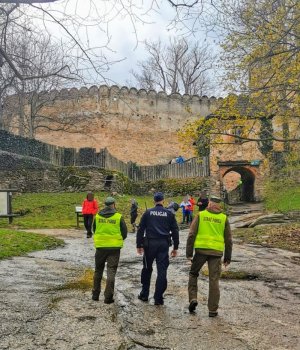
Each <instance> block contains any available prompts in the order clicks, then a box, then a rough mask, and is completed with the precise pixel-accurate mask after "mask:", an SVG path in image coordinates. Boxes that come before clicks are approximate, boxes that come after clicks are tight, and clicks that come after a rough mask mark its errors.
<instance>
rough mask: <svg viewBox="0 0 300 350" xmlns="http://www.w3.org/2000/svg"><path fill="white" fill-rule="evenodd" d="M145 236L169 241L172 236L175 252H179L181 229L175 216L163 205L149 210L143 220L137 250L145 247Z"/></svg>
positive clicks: (137, 238) (137, 239) (138, 232)
mask: <svg viewBox="0 0 300 350" xmlns="http://www.w3.org/2000/svg"><path fill="white" fill-rule="evenodd" d="M144 235H145V236H146V237H147V238H148V239H169V238H170V235H171V237H172V240H173V245H174V250H177V249H178V245H179V228H178V225H177V221H176V219H175V215H174V214H173V213H171V212H170V210H168V209H167V208H164V207H163V206H162V205H161V204H157V205H156V206H155V207H154V208H151V209H148V210H147V211H145V213H144V214H143V216H142V218H141V222H140V225H139V229H138V231H137V234H136V246H137V248H142V247H143V241H144Z"/></svg>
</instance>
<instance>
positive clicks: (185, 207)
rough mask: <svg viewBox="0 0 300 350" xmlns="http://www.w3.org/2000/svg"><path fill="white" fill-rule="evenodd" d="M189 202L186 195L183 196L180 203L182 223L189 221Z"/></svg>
mask: <svg viewBox="0 0 300 350" xmlns="http://www.w3.org/2000/svg"><path fill="white" fill-rule="evenodd" d="M191 207H192V205H191V203H190V202H189V200H188V196H185V197H184V198H183V200H182V202H181V203H180V208H181V209H182V222H181V223H182V224H184V223H186V224H188V223H189V222H190V210H191Z"/></svg>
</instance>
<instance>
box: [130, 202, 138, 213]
mask: <svg viewBox="0 0 300 350" xmlns="http://www.w3.org/2000/svg"><path fill="white" fill-rule="evenodd" d="M137 210H138V205H137V203H132V204H131V207H130V215H131V216H135V215H137Z"/></svg>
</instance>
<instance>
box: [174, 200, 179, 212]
mask: <svg viewBox="0 0 300 350" xmlns="http://www.w3.org/2000/svg"><path fill="white" fill-rule="evenodd" d="M173 209H174V210H175V211H177V210H178V209H179V204H178V203H175V202H174V203H173Z"/></svg>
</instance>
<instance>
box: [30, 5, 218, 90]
mask: <svg viewBox="0 0 300 350" xmlns="http://www.w3.org/2000/svg"><path fill="white" fill-rule="evenodd" d="M129 3H133V4H134V5H136V6H134V7H131V13H133V14H134V17H132V16H130V14H129V13H128V12H127V10H128V9H129V5H128V4H129ZM153 3H154V6H156V5H155V4H158V5H159V8H156V11H155V9H152V10H150V11H148V12H147V10H149V9H150V7H151V5H153ZM124 4H125V5H127V8H126V6H125V8H122V5H124ZM131 5H132V4H131ZM43 7H44V8H46V9H47V10H50V11H51V12H50V13H51V14H52V15H54V16H55V17H56V18H59V19H60V20H61V24H64V25H66V26H67V27H68V28H69V29H70V31H71V32H72V34H74V35H75V36H76V37H77V38H79V40H80V41H81V43H82V45H83V46H84V47H85V48H87V47H89V48H92V47H100V46H101V47H102V48H101V49H100V48H99V49H97V50H93V51H92V52H91V55H93V53H96V56H97V57H94V59H95V61H97V60H98V61H99V57H100V55H101V54H102V55H104V56H105V57H106V58H107V59H108V60H109V61H120V62H118V63H114V64H110V65H109V70H108V71H107V72H105V71H104V72H103V74H102V76H103V77H104V78H106V79H107V81H106V82H107V83H109V84H110V85H111V84H113V83H116V84H118V85H129V84H128V82H130V81H132V84H131V85H133V82H134V80H133V78H132V76H131V75H130V73H129V72H130V70H131V69H135V68H136V63H137V61H139V60H143V59H145V58H146V57H147V56H146V52H145V50H144V45H143V41H144V40H151V41H156V40H158V39H159V38H160V39H161V40H162V41H163V42H168V39H169V37H174V36H179V35H181V33H182V32H180V31H178V29H177V30H175V29H174V28H171V26H170V25H169V24H170V21H171V20H172V18H173V17H174V11H173V10H172V8H171V7H170V5H169V4H168V3H167V1H165V0H164V1H163V0H161V1H157V2H153V1H152V0H143V1H142V0H94V1H93V0H60V1H58V2H55V3H54V4H51V5H43ZM33 13H34V17H35V23H37V24H38V25H39V26H41V28H43V27H44V23H45V21H43V22H42V21H41V20H40V19H38V17H39V18H41V11H39V12H33ZM61 13H64V14H72V15H73V14H74V13H76V14H77V15H78V16H79V18H80V20H79V21H81V22H82V24H81V25H80V26H78V23H76V24H75V25H74V24H73V23H71V21H70V20H69V19H68V17H65V15H62V14H61ZM43 19H46V27H47V30H48V31H50V32H51V35H52V36H53V37H55V38H56V39H57V40H60V39H61V38H66V37H67V35H66V32H65V31H64V29H63V28H62V27H61V26H60V25H59V24H57V23H56V24H55V23H50V21H49V20H50V18H49V16H45V17H43ZM86 25H87V26H86ZM78 28H80V29H79V31H78ZM190 39H191V40H196V39H197V40H199V41H200V42H204V41H205V42H206V43H207V42H208V43H210V44H211V45H212V50H214V51H215V52H216V51H217V50H218V48H217V47H216V45H214V39H213V38H212V37H209V36H208V35H207V34H204V32H198V33H197V37H192V36H190ZM107 41H109V42H108V43H107ZM88 73H89V74H86V77H87V79H86V80H87V82H88V83H96V84H97V85H100V84H102V83H105V80H104V79H103V78H101V77H100V76H97V75H96V74H95V73H94V72H93V71H92V70H88ZM95 80H96V81H95ZM216 92H217V94H220V92H219V93H218V90H217V91H216Z"/></svg>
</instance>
